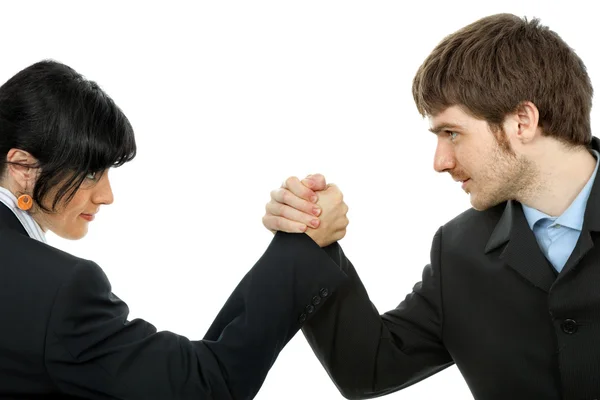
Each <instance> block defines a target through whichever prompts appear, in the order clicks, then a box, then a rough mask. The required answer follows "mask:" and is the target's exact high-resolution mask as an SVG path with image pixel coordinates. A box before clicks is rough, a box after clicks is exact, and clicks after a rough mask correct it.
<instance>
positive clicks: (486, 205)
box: [469, 192, 504, 211]
mask: <svg viewBox="0 0 600 400" xmlns="http://www.w3.org/2000/svg"><path fill="white" fill-rule="evenodd" d="M469 195H470V198H469V200H470V202H471V207H473V209H475V210H477V211H485V210H488V209H490V208H492V207H495V206H497V205H498V204H500V203H502V202H503V201H504V200H501V199H482V198H481V197H478V196H476V195H474V194H473V192H471V193H469Z"/></svg>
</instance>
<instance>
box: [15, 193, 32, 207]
mask: <svg viewBox="0 0 600 400" xmlns="http://www.w3.org/2000/svg"><path fill="white" fill-rule="evenodd" d="M32 206H33V199H32V198H31V196H30V195H28V194H22V195H20V196H19V198H18V199H17V207H19V208H20V209H21V210H23V211H27V210H30V209H31V207H32Z"/></svg>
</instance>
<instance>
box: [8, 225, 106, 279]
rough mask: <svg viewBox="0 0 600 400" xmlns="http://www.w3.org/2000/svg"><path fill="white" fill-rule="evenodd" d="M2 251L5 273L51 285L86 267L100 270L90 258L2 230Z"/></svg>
mask: <svg viewBox="0 0 600 400" xmlns="http://www.w3.org/2000/svg"><path fill="white" fill-rule="evenodd" d="M0 254H2V256H1V258H2V261H3V266H4V270H3V274H7V275H8V276H12V277H15V278H17V277H21V278H24V279H26V278H29V279H28V280H33V281H37V282H43V283H44V284H47V285H52V284H53V283H54V284H55V285H60V284H62V283H63V282H64V281H65V280H67V279H69V277H70V276H71V275H72V274H73V273H74V272H76V271H77V270H79V269H81V268H82V267H87V268H91V269H100V268H99V267H98V266H97V265H96V264H95V263H94V262H92V261H90V260H85V259H83V258H79V257H76V256H74V255H72V254H69V253H67V252H65V251H62V250H59V249H57V248H55V247H52V246H50V245H48V244H46V243H42V242H40V241H37V240H35V239H32V238H30V237H28V236H24V235H20V234H18V233H14V232H9V231H0Z"/></svg>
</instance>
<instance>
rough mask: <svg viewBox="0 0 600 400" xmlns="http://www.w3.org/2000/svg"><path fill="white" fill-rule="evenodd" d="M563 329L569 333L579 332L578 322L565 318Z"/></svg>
mask: <svg viewBox="0 0 600 400" xmlns="http://www.w3.org/2000/svg"><path fill="white" fill-rule="evenodd" d="M562 330H563V332H564V333H566V334H568V335H571V334H573V333H575V332H577V322H575V321H574V320H572V319H565V320H564V321H563V323H562Z"/></svg>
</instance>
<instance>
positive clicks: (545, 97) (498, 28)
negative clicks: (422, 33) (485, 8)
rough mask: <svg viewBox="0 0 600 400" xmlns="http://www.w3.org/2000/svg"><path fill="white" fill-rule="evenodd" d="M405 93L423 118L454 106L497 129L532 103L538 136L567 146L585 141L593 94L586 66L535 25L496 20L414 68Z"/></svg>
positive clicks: (478, 24)
mask: <svg viewBox="0 0 600 400" xmlns="http://www.w3.org/2000/svg"><path fill="white" fill-rule="evenodd" d="M412 90H413V97H414V100H415V103H416V105H417V109H418V110H419V113H421V115H423V116H434V115H436V114H438V113H440V112H442V111H443V110H445V109H446V108H448V107H450V106H453V105H459V106H462V107H463V108H464V109H465V111H467V112H469V113H470V114H472V115H473V116H474V117H476V118H480V119H484V120H486V121H487V122H488V123H489V124H490V127H491V128H492V129H493V130H496V129H497V128H499V127H500V125H501V124H502V122H503V121H504V118H505V117H506V115H508V114H510V113H512V112H515V111H516V110H517V109H518V107H519V105H520V104H522V103H523V102H525V101H531V102H532V103H533V104H535V105H536V107H537V108H538V110H539V125H540V126H541V128H542V131H543V135H545V136H551V137H554V138H556V139H558V140H561V141H562V142H564V143H568V144H571V145H588V144H589V143H590V142H591V139H592V133H591V128H590V112H591V108H592V95H593V89H592V84H591V82H590V78H589V76H588V74H587V70H586V67H585V65H584V64H583V61H582V60H581V59H580V58H579V57H578V56H577V54H575V51H574V50H573V49H571V48H570V47H569V46H568V45H567V44H566V43H565V42H564V41H563V40H562V39H561V37H560V36H558V34H556V33H555V32H553V31H551V30H550V29H548V27H546V26H543V25H541V24H540V21H539V20H538V19H532V20H531V21H528V20H527V19H526V18H524V19H521V18H519V17H517V16H515V15H512V14H496V15H492V16H489V17H485V18H482V19H480V20H478V21H475V22H473V23H471V24H469V25H467V26H465V27H464V28H462V29H460V30H458V31H456V32H455V33H453V34H451V35H449V36H447V37H446V38H444V39H443V40H442V41H441V42H440V43H439V44H438V45H437V46H436V48H435V49H434V50H433V51H432V52H431V54H430V55H429V56H428V57H427V58H426V59H425V61H424V62H423V64H422V65H421V66H420V67H419V70H418V71H417V73H416V75H415V78H414V80H413V89H412Z"/></svg>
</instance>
